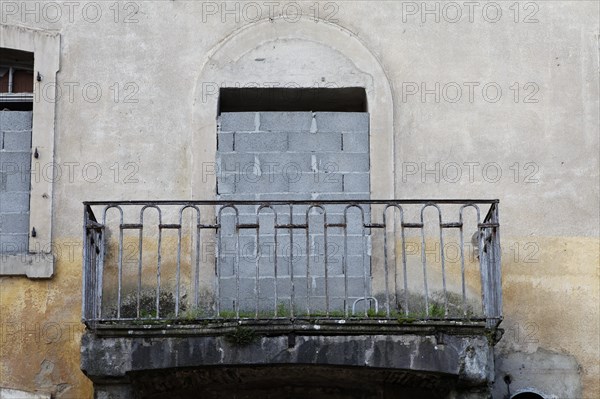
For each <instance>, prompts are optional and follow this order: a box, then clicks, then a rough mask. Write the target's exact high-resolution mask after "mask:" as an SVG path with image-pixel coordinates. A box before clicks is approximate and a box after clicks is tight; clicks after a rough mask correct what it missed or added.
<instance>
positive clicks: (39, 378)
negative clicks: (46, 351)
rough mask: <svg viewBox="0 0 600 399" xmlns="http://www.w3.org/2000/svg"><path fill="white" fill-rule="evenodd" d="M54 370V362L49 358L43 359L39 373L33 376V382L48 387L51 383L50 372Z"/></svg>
mask: <svg viewBox="0 0 600 399" xmlns="http://www.w3.org/2000/svg"><path fill="white" fill-rule="evenodd" d="M53 371H54V363H52V362H51V361H49V360H47V359H46V360H44V361H43V362H42V365H41V367H40V371H39V373H37V375H36V376H35V384H36V385H37V386H41V387H50V386H53V385H54V384H53V383H52V372H53Z"/></svg>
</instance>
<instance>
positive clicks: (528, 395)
mask: <svg viewBox="0 0 600 399" xmlns="http://www.w3.org/2000/svg"><path fill="white" fill-rule="evenodd" d="M511 399H544V397H543V396H542V395H540V394H537V393H535V392H519V393H518V394H516V395H514V396H512V397H511Z"/></svg>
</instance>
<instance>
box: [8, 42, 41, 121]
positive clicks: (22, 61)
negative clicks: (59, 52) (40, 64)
mask: <svg viewBox="0 0 600 399" xmlns="http://www.w3.org/2000/svg"><path fill="white" fill-rule="evenodd" d="M33 81H34V72H33V53H29V52H26V51H18V50H11V49H6V48H0V110H9V111H31V110H32V109H33Z"/></svg>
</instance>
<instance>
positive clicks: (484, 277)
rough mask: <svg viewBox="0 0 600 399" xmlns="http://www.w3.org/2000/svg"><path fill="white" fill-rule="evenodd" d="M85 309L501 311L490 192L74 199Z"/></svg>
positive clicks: (209, 314) (445, 316)
mask: <svg viewBox="0 0 600 399" xmlns="http://www.w3.org/2000/svg"><path fill="white" fill-rule="evenodd" d="M83 256H84V260H83V269H84V270H83V320H84V322H86V324H87V325H88V327H91V328H94V326H97V325H98V324H99V323H109V324H119V323H123V324H144V323H154V324H156V323H158V324H164V325H173V324H181V323H197V322H200V321H206V320H239V319H251V320H252V319H266V320H272V319H292V320H293V319H301V318H308V319H314V318H329V319H340V320H342V319H346V320H350V319H359V320H360V319H378V320H382V319H387V320H394V319H395V320H398V321H400V322H402V321H404V322H409V323H412V322H415V321H423V322H428V321H432V322H433V321H438V322H446V321H447V322H454V321H460V322H465V321H477V322H480V323H481V322H486V325H487V326H488V327H490V328H491V327H495V326H497V325H498V323H499V322H500V320H501V318H502V291H501V281H500V239H499V221H498V201H497V200H368V201H121V202H86V203H84V254H83Z"/></svg>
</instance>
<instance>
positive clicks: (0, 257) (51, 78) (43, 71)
mask: <svg viewBox="0 0 600 399" xmlns="http://www.w3.org/2000/svg"><path fill="white" fill-rule="evenodd" d="M0 47H1V48H8V49H13V50H20V51H27V52H30V53H33V57H34V62H33V70H34V77H36V76H38V74H39V77H40V78H41V80H39V81H38V79H35V80H34V84H33V91H34V92H33V94H34V95H33V98H34V100H33V122H32V129H31V154H32V155H31V156H32V159H31V190H30V196H29V198H30V199H29V230H30V235H29V250H28V252H27V253H24V254H17V255H9V254H2V253H0V276H27V277H29V278H50V277H52V275H53V274H54V264H55V259H54V255H53V251H52V247H53V246H52V197H53V182H52V179H44V178H43V176H40V173H39V170H36V168H37V166H34V165H47V164H50V165H52V164H53V163H54V135H55V109H56V101H54V98H55V96H56V75H57V73H58V71H59V69H60V35H59V34H58V33H56V32H49V31H45V30H39V29H30V28H24V27H21V26H13V25H4V24H0ZM42 91H43V93H42ZM49 97H51V98H49ZM36 150H37V151H36ZM34 153H37V157H35V158H34V156H33V154H34ZM37 169H39V168H37ZM34 228H35V231H36V234H35V237H33V235H32V234H31V231H33V229H34Z"/></svg>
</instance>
